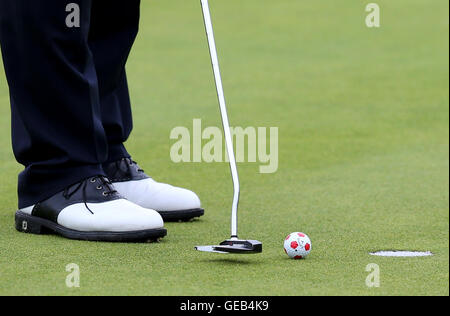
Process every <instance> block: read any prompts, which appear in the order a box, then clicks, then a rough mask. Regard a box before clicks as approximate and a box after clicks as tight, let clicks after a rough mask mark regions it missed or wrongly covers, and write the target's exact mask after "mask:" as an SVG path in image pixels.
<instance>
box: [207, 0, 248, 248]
mask: <svg viewBox="0 0 450 316" xmlns="http://www.w3.org/2000/svg"><path fill="white" fill-rule="evenodd" d="M201 3H202V9H203V19H204V22H205V28H206V34H207V36H208V44H209V52H210V54H211V62H212V66H213V70H214V78H215V80H216V89H217V96H218V98H219V106H220V114H221V116H222V125H223V130H224V133H225V143H226V148H227V153H228V160H229V162H230V169H231V176H232V178H233V186H234V195H233V204H232V208H231V239H236V240H237V239H238V205H239V193H240V187H239V175H238V170H237V166H236V159H235V156H234V147H233V139H232V138H231V131H230V123H229V121H228V114H227V106H226V102H225V95H224V92H223V85H222V77H221V75H220V67H219V59H218V57H217V49H216V42H215V39H214V30H213V26H212V21H211V13H210V10H209V4H208V0H201Z"/></svg>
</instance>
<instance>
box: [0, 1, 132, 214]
mask: <svg viewBox="0 0 450 316" xmlns="http://www.w3.org/2000/svg"><path fill="white" fill-rule="evenodd" d="M70 3H75V4H77V5H78V6H79V8H80V15H79V16H80V24H79V27H68V24H67V23H66V18H67V16H68V15H69V14H70V13H71V12H70V11H69V12H67V11H66V9H67V5H68V4H70ZM139 5H140V1H139V0H126V1H119V0H0V44H1V49H2V57H3V63H4V67H5V73H6V77H7V81H8V85H9V91H10V99H11V114H12V144H13V150H14V155H15V157H16V159H17V161H18V162H19V163H21V164H23V165H24V166H25V169H24V171H23V172H22V173H21V174H20V175H19V181H18V195H19V208H24V207H28V206H31V205H34V204H36V203H37V202H39V201H42V200H44V199H46V198H48V197H51V196H52V195H54V194H56V193H57V192H60V191H62V190H63V189H64V188H66V187H67V186H69V185H71V184H74V183H77V182H79V181H80V180H82V179H85V178H88V177H90V176H94V175H104V172H103V169H102V164H104V163H108V162H112V161H115V160H119V159H121V158H124V157H129V155H128V153H127V151H126V149H125V147H124V146H123V143H124V142H125V141H126V140H127V138H128V136H129V135H130V132H131V130H132V117H131V108H130V98H129V94H128V86H127V79H126V74H125V64H126V61H127V58H128V55H129V52H130V50H131V47H132V45H133V42H134V40H135V37H136V35H137V32H138V25H139ZM67 10H68V9H67ZM72 26H73V25H72Z"/></svg>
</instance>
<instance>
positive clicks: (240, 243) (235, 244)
mask: <svg viewBox="0 0 450 316" xmlns="http://www.w3.org/2000/svg"><path fill="white" fill-rule="evenodd" d="M195 249H196V250H198V251H203V252H214V253H224V254H225V253H234V254H252V253H261V252H262V243H261V242H259V241H257V240H237V239H236V240H235V239H229V240H225V241H223V242H221V243H220V245H218V246H197V247H195Z"/></svg>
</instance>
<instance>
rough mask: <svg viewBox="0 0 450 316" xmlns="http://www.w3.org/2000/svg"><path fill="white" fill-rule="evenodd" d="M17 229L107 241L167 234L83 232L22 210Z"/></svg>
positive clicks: (151, 231) (139, 239)
mask: <svg viewBox="0 0 450 316" xmlns="http://www.w3.org/2000/svg"><path fill="white" fill-rule="evenodd" d="M15 222H16V230H17V231H19V232H23V233H27V234H35V235H45V234H52V233H53V234H57V235H60V236H62V237H65V238H68V239H74V240H84V241H106V242H145V241H156V240H158V239H159V238H163V237H164V236H166V235H167V230H166V229H164V228H158V229H148V230H141V231H133V232H81V231H76V230H72V229H68V228H65V227H63V226H61V225H58V224H56V223H54V222H52V221H49V220H46V219H43V218H40V217H36V216H32V215H28V214H26V213H23V212H21V211H17V212H16V221H15Z"/></svg>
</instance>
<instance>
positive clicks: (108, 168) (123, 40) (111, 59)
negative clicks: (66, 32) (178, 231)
mask: <svg viewBox="0 0 450 316" xmlns="http://www.w3.org/2000/svg"><path fill="white" fill-rule="evenodd" d="M139 13H140V1H139V0H128V1H126V2H125V1H110V0H96V1H94V2H93V8H92V19H91V30H90V35H89V45H90V48H91V51H92V52H93V56H94V60H95V67H96V71H97V76H98V81H99V91H100V101H101V110H102V119H103V126H104V129H105V131H106V135H107V138H108V143H109V154H108V159H107V163H105V164H104V170H105V172H106V174H107V176H108V177H111V181H113V183H114V186H115V187H116V189H117V190H118V191H119V193H120V194H122V195H123V196H125V197H126V198H127V199H128V200H130V201H132V202H134V203H136V204H138V205H140V206H143V207H145V208H150V209H155V210H157V211H159V212H160V214H161V215H162V216H163V218H164V219H166V220H188V219H191V218H193V217H198V216H201V215H203V213H204V211H203V210H202V209H201V206H200V200H199V198H198V197H197V195H196V194H195V193H193V192H191V191H189V190H186V189H181V188H177V187H173V186H170V185H167V184H162V183H158V182H156V181H154V180H153V179H151V178H150V177H148V176H147V175H146V174H145V173H144V172H143V171H142V170H141V169H140V168H139V167H138V166H137V164H136V163H134V162H133V161H132V160H131V159H130V155H129V154H128V152H127V151H126V149H125V147H124V146H123V143H124V142H125V141H126V140H127V139H128V136H129V135H130V132H131V130H132V117H131V107H130V97H129V93H128V85H127V78H126V72H125V64H126V61H127V59H128V56H129V53H130V50H131V47H132V45H133V43H134V40H135V38H136V35H137V33H138V29H139Z"/></svg>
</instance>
